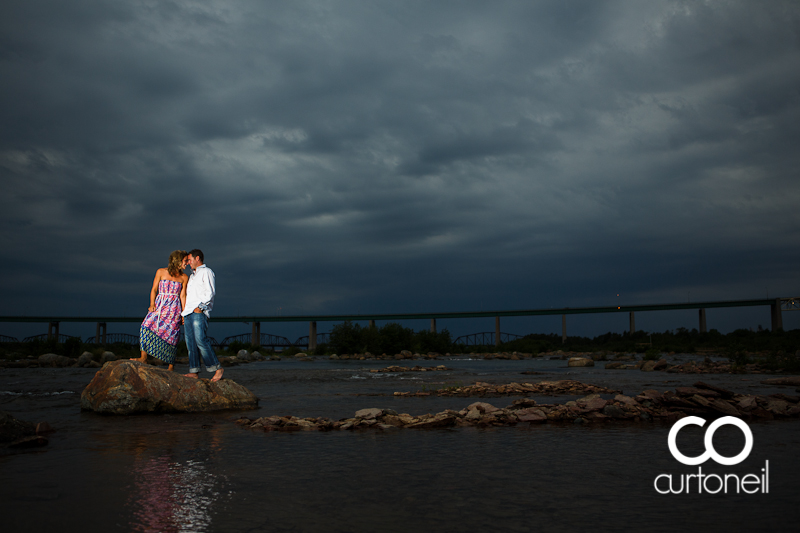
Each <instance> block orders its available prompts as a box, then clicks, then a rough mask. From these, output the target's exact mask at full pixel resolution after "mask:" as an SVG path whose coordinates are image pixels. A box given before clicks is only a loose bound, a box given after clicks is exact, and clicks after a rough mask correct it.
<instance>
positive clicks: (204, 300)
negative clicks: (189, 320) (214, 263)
mask: <svg viewBox="0 0 800 533" xmlns="http://www.w3.org/2000/svg"><path fill="white" fill-rule="evenodd" d="M214 294H216V282H215V280H214V271H213V270H211V269H210V268H208V267H207V266H205V265H200V266H199V267H197V270H195V271H193V272H192V275H191V276H189V283H188V284H187V285H186V307H185V308H184V309H183V311H181V315H183V316H187V315H191V314H192V313H194V310H195V309H196V308H197V307H199V308H200V309H202V310H203V314H205V315H206V317H210V316H211V314H210V313H211V309H212V308H213V307H214Z"/></svg>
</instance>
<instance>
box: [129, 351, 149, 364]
mask: <svg viewBox="0 0 800 533" xmlns="http://www.w3.org/2000/svg"><path fill="white" fill-rule="evenodd" d="M131 361H139V362H140V363H146V362H147V352H142V356H141V357H131Z"/></svg>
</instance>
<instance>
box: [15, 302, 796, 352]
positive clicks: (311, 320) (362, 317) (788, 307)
mask: <svg viewBox="0 0 800 533" xmlns="http://www.w3.org/2000/svg"><path fill="white" fill-rule="evenodd" d="M759 306H767V307H769V308H770V317H771V322H772V331H777V330H779V329H783V319H782V314H781V312H782V311H794V310H800V297H793V298H772V299H770V298H766V299H754V300H726V301H707V302H687V303H671V304H647V305H618V306H604V307H563V308H550V309H520V310H511V311H508V310H506V311H459V312H442V313H391V314H371V315H369V314H349V315H347V314H346V315H289V316H258V315H250V316H230V317H219V316H214V317H211V321H212V322H243V323H248V324H250V325H251V329H252V331H251V333H250V338H251V344H253V345H254V346H260V342H261V323H262V322H308V324H309V330H308V339H309V340H308V349H309V350H314V349H316V347H317V322H344V321H347V320H350V321H369V324H370V326H374V325H375V322H376V321H377V320H382V321H397V320H419V319H430V321H431V331H433V332H435V331H436V320H437V319H439V318H450V319H458V318H482V317H494V319H495V335H494V340H495V345H497V344H499V343H500V341H501V339H502V333H501V332H500V319H501V318H502V317H512V316H513V317H519V316H546V315H561V330H562V337H561V338H562V342H563V341H565V340H566V338H567V316H568V315H579V314H593V313H628V315H629V320H630V331H631V333H633V332H635V331H636V323H635V317H634V315H635V313H640V312H646V311H675V310H686V309H695V310H697V311H698V325H699V327H698V330H699V331H700V332H701V333H706V332H707V331H708V327H707V322H706V309H715V308H731V307H759ZM141 320H142V317H98V316H85V317H74V316H0V322H39V323H46V324H48V329H47V337H48V338H53V336H58V326H59V324H60V323H61V322H95V323H96V324H97V334H96V335H95V338H98V339H99V338H102V337H101V335H102V336H105V335H106V325H107V324H108V323H109V322H111V323H113V322H127V323H131V322H141ZM245 335H246V334H245Z"/></svg>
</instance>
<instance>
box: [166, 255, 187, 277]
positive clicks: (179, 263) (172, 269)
mask: <svg viewBox="0 0 800 533" xmlns="http://www.w3.org/2000/svg"><path fill="white" fill-rule="evenodd" d="M187 255H189V254H188V253H187V252H186V251H185V250H175V251H174V252H172V253H171V254H169V264H168V265H167V272H169V275H170V276H172V277H174V278H177V277H178V276H180V275H181V272H183V259H184V258H185V257H186V256H187Z"/></svg>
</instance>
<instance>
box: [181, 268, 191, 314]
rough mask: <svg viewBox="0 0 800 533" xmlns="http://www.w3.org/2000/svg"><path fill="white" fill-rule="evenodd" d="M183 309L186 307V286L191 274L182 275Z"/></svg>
mask: <svg viewBox="0 0 800 533" xmlns="http://www.w3.org/2000/svg"><path fill="white" fill-rule="evenodd" d="M181 283H182V285H181V309H186V286H187V285H188V284H189V276H187V275H186V274H184V275H183V276H181Z"/></svg>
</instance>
